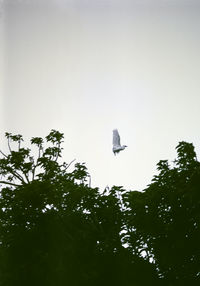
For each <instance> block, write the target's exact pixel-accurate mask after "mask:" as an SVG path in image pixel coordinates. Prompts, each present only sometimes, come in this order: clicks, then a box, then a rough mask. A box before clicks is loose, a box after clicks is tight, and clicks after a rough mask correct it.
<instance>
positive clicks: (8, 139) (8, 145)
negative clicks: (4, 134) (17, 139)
mask: <svg viewBox="0 0 200 286" xmlns="http://www.w3.org/2000/svg"><path fill="white" fill-rule="evenodd" d="M8 148H9V150H10V153H11V152H12V150H11V147H10V141H9V138H8Z"/></svg>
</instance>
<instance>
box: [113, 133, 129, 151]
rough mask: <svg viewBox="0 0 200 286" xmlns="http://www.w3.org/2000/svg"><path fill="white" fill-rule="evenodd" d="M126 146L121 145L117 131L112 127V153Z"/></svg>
mask: <svg viewBox="0 0 200 286" xmlns="http://www.w3.org/2000/svg"><path fill="white" fill-rule="evenodd" d="M126 147H127V146H126V145H122V146H121V144H120V136H119V132H118V130H117V129H114V130H113V148H112V150H113V153H114V155H116V153H119V152H120V151H122V150H124V149H125V148H126Z"/></svg>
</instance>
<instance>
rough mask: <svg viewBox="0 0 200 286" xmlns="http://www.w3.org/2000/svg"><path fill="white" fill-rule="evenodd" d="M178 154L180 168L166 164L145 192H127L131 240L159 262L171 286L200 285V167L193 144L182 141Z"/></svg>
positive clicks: (131, 246) (153, 259) (135, 249)
mask: <svg viewBox="0 0 200 286" xmlns="http://www.w3.org/2000/svg"><path fill="white" fill-rule="evenodd" d="M176 149H177V153H178V156H177V159H176V160H175V161H174V166H173V167H170V166H169V163H168V161H167V160H162V161H160V162H159V163H158V171H159V173H158V175H156V176H154V178H153V180H152V183H151V184H150V185H149V186H148V188H147V189H146V190H144V192H143V193H138V192H129V193H125V195H124V200H125V204H126V225H127V237H126V241H127V242H128V243H129V247H130V248H133V249H134V251H135V252H136V253H138V254H139V253H140V252H141V251H143V254H144V255H145V256H146V259H148V260H149V259H151V260H152V261H153V263H154V264H155V265H156V268H157V271H158V274H159V276H160V278H162V281H163V283H164V281H166V285H183V284H184V285H185V284H186V283H190V284H192V285H197V283H199V276H200V269H199V265H200V246H199V239H200V230H199V224H200V213H199V209H200V163H199V162H198V161H197V158H196V154H195V151H194V147H193V145H192V144H190V143H187V142H180V143H179V144H178V146H177V147H176ZM134 245H136V247H133V246H134Z"/></svg>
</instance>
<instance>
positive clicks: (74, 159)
mask: <svg viewBox="0 0 200 286" xmlns="http://www.w3.org/2000/svg"><path fill="white" fill-rule="evenodd" d="M74 161H76V159H74V160H72V161H71V162H70V163H69V164H68V166H67V167H66V168H65V170H67V169H68V168H69V166H70V165H71V164H72V163H73V162H74Z"/></svg>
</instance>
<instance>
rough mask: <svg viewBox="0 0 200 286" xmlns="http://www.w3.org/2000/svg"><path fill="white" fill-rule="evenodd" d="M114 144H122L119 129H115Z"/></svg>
mask: <svg viewBox="0 0 200 286" xmlns="http://www.w3.org/2000/svg"><path fill="white" fill-rule="evenodd" d="M113 146H121V144H120V136H119V132H118V130H117V129H114V130H113Z"/></svg>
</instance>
